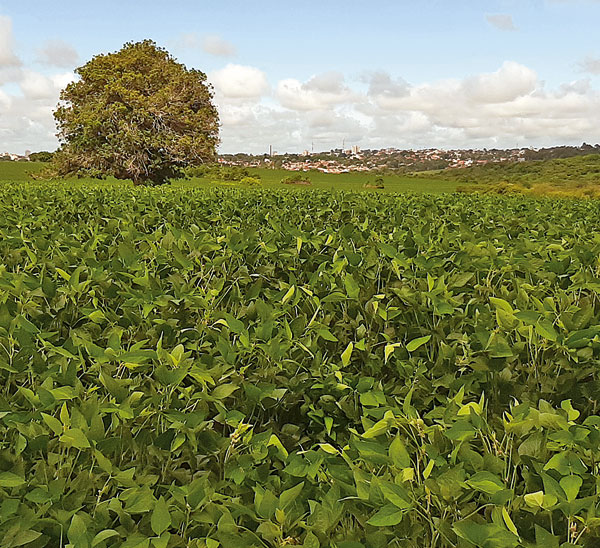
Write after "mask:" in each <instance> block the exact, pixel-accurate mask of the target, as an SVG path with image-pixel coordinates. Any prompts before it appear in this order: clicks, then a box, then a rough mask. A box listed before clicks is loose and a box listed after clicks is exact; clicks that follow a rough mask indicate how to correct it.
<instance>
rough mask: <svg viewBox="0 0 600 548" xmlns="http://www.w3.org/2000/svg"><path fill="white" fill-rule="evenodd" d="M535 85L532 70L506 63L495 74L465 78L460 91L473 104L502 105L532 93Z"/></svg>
mask: <svg viewBox="0 0 600 548" xmlns="http://www.w3.org/2000/svg"><path fill="white" fill-rule="evenodd" d="M536 85H537V75H536V73H535V72H534V71H533V70H531V69H530V68H527V67H526V66H523V65H520V64H519V63H515V62H512V61H507V62H505V63H504V64H503V65H502V67H500V68H499V69H498V70H497V71H496V72H492V73H489V74H481V75H478V76H475V77H471V78H467V79H466V80H465V81H464V83H463V85H462V89H463V91H464V93H465V95H466V96H467V97H469V98H470V99H472V100H473V101H475V102H479V103H504V102H507V101H512V100H514V99H517V98H518V97H521V96H523V95H527V94H529V93H531V92H533V91H534V90H535V88H536Z"/></svg>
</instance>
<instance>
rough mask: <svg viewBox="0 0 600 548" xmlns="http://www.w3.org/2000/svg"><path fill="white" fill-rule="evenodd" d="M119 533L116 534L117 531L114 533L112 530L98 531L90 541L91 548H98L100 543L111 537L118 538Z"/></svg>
mask: <svg viewBox="0 0 600 548" xmlns="http://www.w3.org/2000/svg"><path fill="white" fill-rule="evenodd" d="M118 536H119V533H117V531H115V530H114V529H105V530H104V531H100V532H99V533H98V534H97V535H96V536H95V537H94V539H93V540H92V548H94V547H95V546H98V544H100V543H101V542H104V541H105V540H107V539H109V538H112V537H118Z"/></svg>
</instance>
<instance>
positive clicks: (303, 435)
mask: <svg viewBox="0 0 600 548" xmlns="http://www.w3.org/2000/svg"><path fill="white" fill-rule="evenodd" d="M599 290H600V204H599V203H598V202H597V201H594V200H588V201H583V200H554V201H551V200H547V199H537V200H536V199H530V198H525V197H519V196H513V197H502V196H490V195H471V194H468V195H458V194H440V195H426V194H403V195H401V194H387V195H385V194H376V193H369V194H366V193H351V192H342V191H324V190H318V189H316V190H315V189H313V190H308V191H303V192H298V191H295V190H287V189H264V188H258V189H247V190H244V189H239V188H217V187H212V188H210V187H209V188H203V187H200V186H198V187H195V186H191V187H190V186H188V187H185V186H183V185H177V186H173V187H163V188H132V187H127V186H124V185H110V184H100V185H97V184H91V183H89V184H88V183H81V184H77V185H68V184H57V183H39V182H38V183H35V182H29V183H19V182H5V183H2V184H0V545H1V546H3V547H6V548H9V547H15V546H26V547H31V548H38V547H39V548H41V547H65V548H67V547H71V548H93V547H98V548H103V547H121V548H175V547H208V548H219V547H223V548H229V547H232V548H234V547H235V548H237V547H240V548H241V547H263V548H265V547H269V548H275V547H284V546H304V547H305V548H319V547H323V548H326V547H332V548H385V547H388V546H392V547H406V548H420V547H438V548H449V547H460V548H469V547H474V546H475V547H483V548H505V547H506V548H516V547H527V548H534V547H535V548H555V547H559V546H561V547H571V546H588V547H593V546H599V545H600V496H599V488H600V483H599V481H598V477H599V475H600V408H599V405H598V404H599V402H598V400H599V398H600V378H599V377H600V301H599V297H598V292H599Z"/></svg>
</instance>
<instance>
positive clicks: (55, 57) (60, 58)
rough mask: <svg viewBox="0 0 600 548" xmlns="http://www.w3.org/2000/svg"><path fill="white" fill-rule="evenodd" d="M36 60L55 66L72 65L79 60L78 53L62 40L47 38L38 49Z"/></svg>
mask: <svg viewBox="0 0 600 548" xmlns="http://www.w3.org/2000/svg"><path fill="white" fill-rule="evenodd" d="M38 61H39V62H40V63H43V64H45V65H51V66H55V67H73V66H74V65H76V64H77V62H78V61H79V54H78V53H77V51H76V50H75V48H74V47H73V46H71V45H70V44H67V43H66V42H64V41H63V40H60V39H55V40H47V41H46V42H45V43H44V45H43V46H42V47H41V48H40V49H39V50H38Z"/></svg>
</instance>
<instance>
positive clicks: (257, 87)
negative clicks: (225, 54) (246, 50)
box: [208, 63, 270, 99]
mask: <svg viewBox="0 0 600 548" xmlns="http://www.w3.org/2000/svg"><path fill="white" fill-rule="evenodd" d="M208 79H209V81H210V82H211V83H212V84H213V85H214V87H215V91H216V93H217V95H222V96H223V97H225V98H229V99H258V98H259V97H261V96H262V95H266V94H267V93H269V90H270V86H269V82H268V81H267V76H266V75H265V73H264V72H263V71H262V70H260V69H258V68H256V67H250V66H245V65H235V64H232V63H229V64H228V65H227V66H225V67H224V68H222V69H220V70H217V71H215V72H212V73H210V74H209V75H208Z"/></svg>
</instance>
